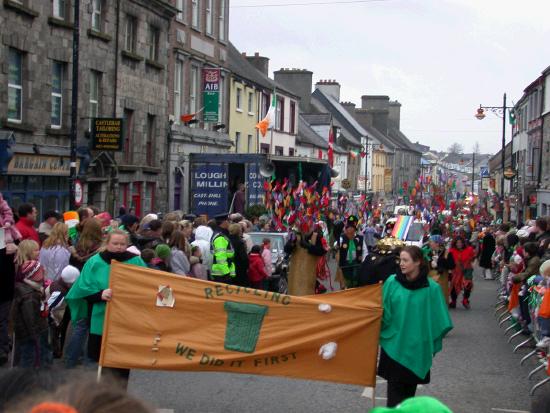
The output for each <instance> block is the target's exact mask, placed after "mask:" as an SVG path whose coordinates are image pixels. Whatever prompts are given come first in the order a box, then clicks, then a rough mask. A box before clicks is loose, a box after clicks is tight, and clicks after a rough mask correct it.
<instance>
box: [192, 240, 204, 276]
mask: <svg viewBox="0 0 550 413" xmlns="http://www.w3.org/2000/svg"><path fill="white" fill-rule="evenodd" d="M191 257H195V258H196V259H197V262H195V263H193V264H191V277H194V278H198V279H200V280H205V281H206V280H208V275H207V273H206V268H205V267H204V265H203V263H202V251H201V249H200V247H199V246H198V245H194V246H193V247H191ZM193 261H195V260H193Z"/></svg>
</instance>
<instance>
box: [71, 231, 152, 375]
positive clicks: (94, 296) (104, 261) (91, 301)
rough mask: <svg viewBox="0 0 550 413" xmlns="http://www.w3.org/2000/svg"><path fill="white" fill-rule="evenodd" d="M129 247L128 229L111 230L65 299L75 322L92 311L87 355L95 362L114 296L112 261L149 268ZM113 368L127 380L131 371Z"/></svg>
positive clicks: (97, 359)
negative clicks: (106, 310) (106, 312)
mask: <svg viewBox="0 0 550 413" xmlns="http://www.w3.org/2000/svg"><path fill="white" fill-rule="evenodd" d="M128 246H129V240H128V234H127V233H126V232H124V231H121V230H114V231H112V232H110V233H109V234H108V235H107V238H106V240H105V244H104V246H103V247H102V248H101V252H99V253H97V254H95V255H94V256H93V257H92V258H90V259H89V260H88V261H87V262H86V264H85V265H84V268H83V269H82V272H81V274H80V277H78V279H77V280H76V282H75V283H74V285H73V286H72V288H71V289H70V291H69V293H68V294H67V296H66V298H65V299H66V301H67V304H68V306H69V309H70V311H71V319H72V321H73V322H77V321H78V320H80V319H83V318H88V317H89V315H88V314H90V313H91V321H90V335H89V337H88V357H89V358H91V359H92V360H94V361H96V362H97V361H99V355H100V352H101V340H102V336H103V323H104V321H105V320H104V319H105V308H106V305H107V302H108V301H111V299H113V292H112V291H111V289H110V288H109V278H110V272H111V263H112V261H113V260H116V261H118V262H122V263H125V264H130V265H136V266H139V267H146V265H145V263H144V262H143V260H142V259H141V257H139V256H136V255H134V254H132V253H130V252H128V251H127V249H128ZM114 299H116V297H114ZM113 370H114V371H113V372H115V373H117V374H118V375H119V376H120V377H121V378H122V379H126V380H127V379H128V376H129V370H124V369H113Z"/></svg>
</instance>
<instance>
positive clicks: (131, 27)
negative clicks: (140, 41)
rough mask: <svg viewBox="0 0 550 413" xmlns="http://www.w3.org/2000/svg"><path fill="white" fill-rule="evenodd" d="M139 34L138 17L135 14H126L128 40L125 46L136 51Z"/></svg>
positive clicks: (128, 49) (131, 50)
mask: <svg viewBox="0 0 550 413" xmlns="http://www.w3.org/2000/svg"><path fill="white" fill-rule="evenodd" d="M136 35H137V19H136V18H135V17H134V16H130V15H127V16H126V42H125V44H124V48H125V49H126V50H127V51H129V52H133V53H135V51H136V37H137V36H136Z"/></svg>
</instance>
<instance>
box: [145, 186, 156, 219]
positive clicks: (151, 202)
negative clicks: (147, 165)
mask: <svg viewBox="0 0 550 413" xmlns="http://www.w3.org/2000/svg"><path fill="white" fill-rule="evenodd" d="M154 208H155V183H154V182H147V183H146V187H145V198H144V199H143V212H144V213H147V212H153V210H154Z"/></svg>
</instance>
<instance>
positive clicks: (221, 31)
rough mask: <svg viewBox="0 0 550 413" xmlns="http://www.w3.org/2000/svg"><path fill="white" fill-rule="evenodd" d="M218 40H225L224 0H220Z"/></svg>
mask: <svg viewBox="0 0 550 413" xmlns="http://www.w3.org/2000/svg"><path fill="white" fill-rule="evenodd" d="M218 31H219V34H218V38H219V39H220V40H222V41H223V40H225V37H226V36H225V0H220V16H219V20H218Z"/></svg>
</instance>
